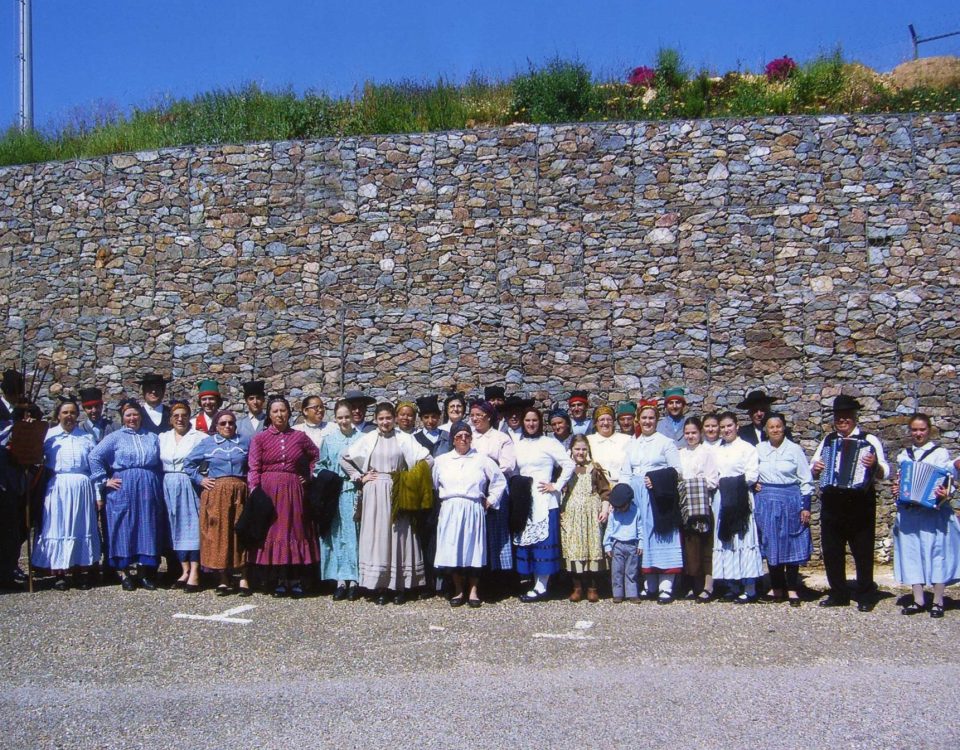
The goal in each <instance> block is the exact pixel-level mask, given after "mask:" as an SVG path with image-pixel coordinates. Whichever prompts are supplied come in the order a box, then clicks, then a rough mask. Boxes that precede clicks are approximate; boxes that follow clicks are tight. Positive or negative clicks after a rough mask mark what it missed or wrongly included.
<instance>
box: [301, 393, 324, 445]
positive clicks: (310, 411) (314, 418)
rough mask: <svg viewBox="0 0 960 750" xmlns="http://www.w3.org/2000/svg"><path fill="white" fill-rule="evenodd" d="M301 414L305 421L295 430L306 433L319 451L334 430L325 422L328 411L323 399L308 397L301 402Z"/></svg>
mask: <svg viewBox="0 0 960 750" xmlns="http://www.w3.org/2000/svg"><path fill="white" fill-rule="evenodd" d="M300 413H301V414H302V415H303V421H302V422H298V423H297V424H296V425H295V426H294V428H293V429H295V430H299V431H300V432H302V433H304V434H305V435H306V436H307V437H308V438H310V439H311V440H312V441H313V444H314V445H315V446H317V450H318V451H319V450H320V448H321V447H322V446H323V438H324V435H326V434H327V433H328V432H330V430H331V429H332V427H331V424H330V423H329V422H325V421H324V419H323V418H324V417H325V416H326V413H327V410H326V408H325V407H324V405H323V399H322V398H320V397H319V396H307V397H306V398H305V399H303V401H301V402H300Z"/></svg>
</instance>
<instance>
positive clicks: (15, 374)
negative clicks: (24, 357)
mask: <svg viewBox="0 0 960 750" xmlns="http://www.w3.org/2000/svg"><path fill="white" fill-rule="evenodd" d="M24 385H25V380H24V377H23V373H21V372H19V371H18V370H4V371H3V391H4V393H23V389H24Z"/></svg>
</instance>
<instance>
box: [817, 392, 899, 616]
mask: <svg viewBox="0 0 960 750" xmlns="http://www.w3.org/2000/svg"><path fill="white" fill-rule="evenodd" d="M860 408H861V405H860V402H859V401H857V400H856V399H855V398H853V397H852V396H847V395H844V394H840V395H839V396H837V397H836V398H835V399H834V400H833V427H834V430H833V432H831V433H829V434H828V435H827V436H826V437H825V438H824V439H823V440H822V441H821V442H820V445H819V446H817V450H816V453H814V454H813V460H812V461H811V464H810V470H811V472H812V474H813V477H814V479H817V480H820V485H821V494H820V543H821V546H822V548H823V566H824V568H825V569H826V573H827V583H828V585H829V586H830V593H829V594H828V595H827V597H826V598H825V599H823V600H822V601H821V602H820V606H821V607H845V606H847V605H849V604H850V598H851V595H850V589H849V587H848V586H847V575H846V548H847V546H849V547H850V554H851V555H852V557H853V562H854V565H855V566H856V571H857V588H856V592H855V598H856V600H857V609H858V610H860V611H861V612H869V611H870V610H871V609H873V605H874V604H875V603H876V597H875V591H876V586H875V584H874V582H873V551H874V545H875V542H876V516H877V491H876V482H877V480H880V479H885V478H887V477H889V476H890V466H889V465H888V464H887V461H886V459H885V458H884V454H883V445H882V444H881V443H880V440H879V439H878V438H877V437H876V435H871V434H869V433H866V432H864V431H863V430H861V429H860V427H859V426H858V425H857V413H858V412H859V411H860Z"/></svg>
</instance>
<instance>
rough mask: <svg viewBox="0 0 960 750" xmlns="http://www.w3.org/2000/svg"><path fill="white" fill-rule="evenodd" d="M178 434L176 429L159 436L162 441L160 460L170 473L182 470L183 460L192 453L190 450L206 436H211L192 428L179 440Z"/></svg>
mask: <svg viewBox="0 0 960 750" xmlns="http://www.w3.org/2000/svg"><path fill="white" fill-rule="evenodd" d="M176 435H177V432H176V430H167V431H166V432H161V433H160V434H159V435H158V436H157V438H158V439H159V441H160V460H161V461H162V462H163V470H164V472H166V473H168V474H170V473H173V472H182V471H183V462H184V461H185V460H186V458H187V456H189V455H190V451H192V450H193V449H194V448H195V447H196V446H197V445H198V444H199V443H200V442H201V441H202V440H203V439H204V438H207V437H210V436H209V435H207V433H205V432H201V431H200V430H190V432H188V433H187V434H186V435H184V436H183V437H181V438H180V441H179V442H178V441H177V439H176Z"/></svg>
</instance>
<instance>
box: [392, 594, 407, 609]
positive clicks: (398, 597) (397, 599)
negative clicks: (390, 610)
mask: <svg viewBox="0 0 960 750" xmlns="http://www.w3.org/2000/svg"><path fill="white" fill-rule="evenodd" d="M393 603H394V604H396V605H397V606H400V605H401V604H406V603H407V595H406V593H405V592H403V591H398V592H397V593H396V594H394V597H393Z"/></svg>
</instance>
